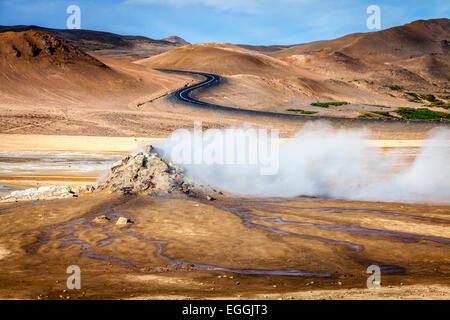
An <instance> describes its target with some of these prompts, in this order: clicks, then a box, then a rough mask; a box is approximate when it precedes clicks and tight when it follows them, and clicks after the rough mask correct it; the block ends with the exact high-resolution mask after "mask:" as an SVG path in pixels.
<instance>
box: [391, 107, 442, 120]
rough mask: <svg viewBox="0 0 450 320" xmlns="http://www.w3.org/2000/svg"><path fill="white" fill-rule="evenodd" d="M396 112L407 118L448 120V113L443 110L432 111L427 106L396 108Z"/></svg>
mask: <svg viewBox="0 0 450 320" xmlns="http://www.w3.org/2000/svg"><path fill="white" fill-rule="evenodd" d="M395 112H396V113H397V114H399V115H400V116H402V118H404V119H408V120H441V119H444V120H450V114H449V113H445V112H438V111H433V110H430V109H427V108H418V109H414V108H406V107H405V108H398V109H397V110H395Z"/></svg>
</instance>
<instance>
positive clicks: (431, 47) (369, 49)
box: [274, 19, 450, 62]
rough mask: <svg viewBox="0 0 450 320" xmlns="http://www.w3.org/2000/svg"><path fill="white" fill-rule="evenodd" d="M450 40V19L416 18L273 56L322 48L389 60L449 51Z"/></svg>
mask: <svg viewBox="0 0 450 320" xmlns="http://www.w3.org/2000/svg"><path fill="white" fill-rule="evenodd" d="M449 39H450V20H449V19H430V20H417V21H414V22H411V23H408V24H406V25H403V26H399V27H393V28H390V29H386V30H381V31H377V32H368V33H354V34H350V35H346V36H344V37H342V38H338V39H334V40H325V41H316V42H311V43H307V44H302V45H298V46H295V47H292V48H288V49H284V50H281V51H279V52H277V53H275V54H274V55H275V56H276V57H278V58H286V57H288V56H290V55H293V54H308V53H315V52H319V51H323V52H341V53H343V54H345V55H348V56H351V57H353V58H359V59H367V60H371V61H377V62H380V61H383V62H386V61H393V60H395V59H405V58H410V57H416V56H421V55H424V54H448V53H449V46H448V40H449Z"/></svg>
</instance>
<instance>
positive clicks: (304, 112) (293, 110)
mask: <svg viewBox="0 0 450 320" xmlns="http://www.w3.org/2000/svg"><path fill="white" fill-rule="evenodd" d="M287 111H292V112H300V113H301V114H315V113H317V111H308V110H303V109H287Z"/></svg>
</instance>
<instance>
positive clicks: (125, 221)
mask: <svg viewBox="0 0 450 320" xmlns="http://www.w3.org/2000/svg"><path fill="white" fill-rule="evenodd" d="M128 223H133V221H131V220H130V219H128V218H125V217H120V218H119V219H117V222H116V224H117V225H125V224H128Z"/></svg>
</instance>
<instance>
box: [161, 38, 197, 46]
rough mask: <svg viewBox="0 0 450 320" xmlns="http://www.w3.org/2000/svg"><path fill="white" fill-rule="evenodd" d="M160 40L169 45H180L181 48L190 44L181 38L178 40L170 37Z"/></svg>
mask: <svg viewBox="0 0 450 320" xmlns="http://www.w3.org/2000/svg"><path fill="white" fill-rule="evenodd" d="M162 40H164V41H169V42H171V43H175V44H178V45H182V46H185V45H188V44H190V43H189V42H187V41H186V40H184V39H183V38H180V37H178V36H170V37H167V38H164V39H162Z"/></svg>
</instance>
